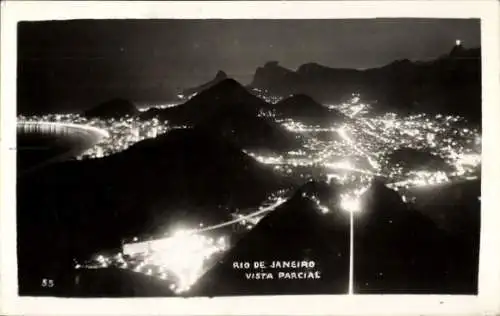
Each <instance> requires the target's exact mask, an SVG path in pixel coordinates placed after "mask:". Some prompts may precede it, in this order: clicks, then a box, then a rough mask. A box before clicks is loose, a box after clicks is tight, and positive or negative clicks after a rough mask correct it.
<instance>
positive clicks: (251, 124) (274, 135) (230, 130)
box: [196, 106, 302, 153]
mask: <svg viewBox="0 0 500 316" xmlns="http://www.w3.org/2000/svg"><path fill="white" fill-rule="evenodd" d="M196 126H197V127H198V128H203V129H205V130H207V131H209V132H212V133H217V134H220V135H222V136H224V137H225V138H227V139H228V140H231V141H232V142H233V143H235V144H237V145H238V146H240V147H242V148H244V149H250V150H256V151H258V152H260V153H263V152H282V151H285V150H286V151H288V150H290V149H293V148H298V147H300V146H301V144H302V143H301V140H300V139H298V138H296V137H297V136H296V135H294V134H292V133H290V132H289V131H287V130H286V129H284V128H283V127H282V126H281V125H279V124H277V123H274V122H272V121H270V120H268V119H265V118H262V117H258V116H256V115H255V113H254V112H253V111H249V110H247V109H245V108H236V107H233V106H225V107H221V108H220V109H219V110H218V111H217V112H216V113H214V114H213V115H212V116H210V117H207V118H206V119H204V120H202V121H201V122H199V123H198V124H197V125H196Z"/></svg>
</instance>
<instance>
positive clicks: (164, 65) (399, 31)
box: [18, 19, 480, 99]
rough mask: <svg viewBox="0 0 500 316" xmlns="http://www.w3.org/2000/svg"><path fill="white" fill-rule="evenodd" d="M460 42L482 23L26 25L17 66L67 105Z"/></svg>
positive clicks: (344, 64)
mask: <svg viewBox="0 0 500 316" xmlns="http://www.w3.org/2000/svg"><path fill="white" fill-rule="evenodd" d="M456 39H461V40H462V43H463V45H464V46H465V47H479V46H480V24H479V20H477V19H474V20H473V19H470V20H458V19H455V20H448V19H447V20H445V19H434V20H430V19H425V20H424V19H418V20H416V19H393V20H388V19H384V20H374V19H371V20H93V21H91V20H81V21H60V22H25V23H24V24H21V26H20V27H19V43H18V44H19V46H18V47H19V58H20V59H19V67H20V68H22V69H24V71H26V72H27V73H30V76H31V77H32V78H31V81H34V82H37V81H43V82H44V85H45V87H46V88H47V89H48V90H50V91H53V93H52V94H53V95H55V98H56V99H68V98H69V99H71V97H72V96H77V95H78V93H79V92H78V91H80V93H82V92H81V91H84V90H85V87H94V88H95V86H99V87H100V88H101V90H102V91H101V92H102V93H101V94H102V98H104V97H105V96H106V97H107V95H106V93H105V92H103V91H106V90H110V89H111V90H113V89H115V90H113V91H114V93H117V91H118V92H119V91H120V89H128V91H131V90H134V89H136V90H141V89H142V90H144V91H147V89H157V90H158V89H163V90H165V91H167V90H175V89H178V88H185V87H190V86H194V85H198V84H201V83H203V82H205V81H207V80H210V79H211V78H212V77H213V76H214V75H215V73H216V72H217V71H218V70H224V71H225V72H227V73H228V75H230V76H232V77H234V78H235V79H237V80H240V81H241V82H242V83H249V82H250V81H251V78H252V76H253V74H254V72H255V69H256V68H257V67H259V66H262V65H263V64H264V63H266V62H267V61H271V60H276V61H279V62H280V64H281V65H283V66H285V67H288V68H292V69H296V68H297V67H298V66H300V65H301V64H304V63H308V62H317V63H319V64H323V65H326V66H330V67H338V68H371V67H378V66H383V65H385V64H387V63H390V62H392V61H394V60H396V59H404V58H407V59H411V60H426V59H432V58H436V57H438V56H440V55H442V54H445V53H447V52H449V51H450V49H451V48H452V46H453V45H454V43H455V40H456ZM37 76H38V77H37ZM36 78H38V80H37V79H36ZM124 87H126V88H124ZM139 95H141V93H136V96H134V95H132V96H130V97H132V98H137V96H139Z"/></svg>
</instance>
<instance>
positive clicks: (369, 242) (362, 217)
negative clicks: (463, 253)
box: [354, 180, 477, 294]
mask: <svg viewBox="0 0 500 316" xmlns="http://www.w3.org/2000/svg"><path fill="white" fill-rule="evenodd" d="M362 201H363V203H362V204H363V207H362V211H361V212H360V213H358V214H356V217H355V226H354V234H355V235H354V288H355V291H356V293H362V294H365V293H366V294H368V293H384V294H389V293H394V294H395V293H401V294H403V293H405V294H411V293H415V294H417V293H421V294H430V293H442V294H446V293H455V290H456V288H455V287H454V286H450V283H449V280H454V279H456V278H457V277H459V275H460V272H458V274H456V273H457V271H455V273H453V275H451V273H452V270H453V268H452V267H453V265H455V263H454V261H455V260H458V258H457V257H456V256H455V254H454V252H453V251H452V250H451V249H453V248H456V247H457V244H456V243H455V242H454V241H453V240H452V239H450V238H449V236H448V235H447V234H446V233H445V232H444V231H442V230H440V229H439V228H438V227H437V226H436V225H435V223H434V222H432V221H431V219H430V218H428V217H426V216H424V215H423V214H421V213H419V212H417V211H415V210H414V209H412V208H411V207H410V206H408V205H406V204H405V203H403V201H402V200H401V197H400V196H399V194H398V193H397V192H395V191H393V190H391V189H389V188H387V187H386V186H385V185H384V183H383V182H381V181H379V180H375V181H374V182H373V183H372V186H371V187H370V188H369V190H368V191H367V192H365V194H364V195H363V196H362ZM469 250H470V249H469ZM462 272H463V271H462ZM461 280H463V277H461ZM476 286H477V284H474V283H468V284H466V286H465V288H466V289H467V290H468V291H469V292H474V291H475V287H476ZM462 287H463V284H462Z"/></svg>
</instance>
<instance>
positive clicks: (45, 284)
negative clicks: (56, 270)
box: [42, 279, 54, 287]
mask: <svg viewBox="0 0 500 316" xmlns="http://www.w3.org/2000/svg"><path fill="white" fill-rule="evenodd" d="M53 286H54V280H52V279H42V287H53Z"/></svg>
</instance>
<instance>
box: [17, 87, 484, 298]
mask: <svg viewBox="0 0 500 316" xmlns="http://www.w3.org/2000/svg"><path fill="white" fill-rule="evenodd" d="M253 93H255V94H257V95H258V96H260V97H262V98H264V99H265V100H266V101H267V102H269V103H276V102H278V101H279V100H281V98H279V97H272V98H271V97H270V95H269V94H268V92H266V91H261V90H254V91H253ZM168 106H173V105H168ZM328 107H329V108H332V109H336V110H338V111H340V112H342V113H343V114H344V115H346V116H348V117H349V118H350V119H349V122H342V124H341V125H339V124H332V126H326V127H325V126H317V125H308V124H305V123H304V122H301V121H299V120H295V119H290V118H286V119H283V118H281V119H277V118H276V117H275V116H274V114H273V112H272V111H262V112H261V113H260V115H261V116H265V117H266V118H268V119H271V120H273V121H274V122H275V123H278V124H281V126H283V127H284V128H285V129H286V130H287V131H288V132H289V133H292V134H295V135H296V136H297V137H300V138H301V139H303V140H304V143H303V146H301V147H300V148H294V149H292V150H290V151H288V152H282V153H277V154H275V155H263V154H260V153H257V152H252V151H249V150H247V149H244V152H245V153H247V154H248V155H250V156H252V157H253V158H254V159H255V160H257V161H259V162H261V163H263V164H266V165H270V166H272V167H273V169H274V170H275V171H276V172H278V173H281V174H282V175H284V176H286V177H290V178H294V179H299V180H301V181H302V183H304V182H305V179H317V178H319V177H322V178H326V180H327V182H328V183H330V182H331V181H335V182H337V183H339V184H341V185H342V188H343V189H342V192H340V206H341V208H342V209H344V210H345V211H347V212H359V211H361V205H362V203H361V200H360V197H361V196H362V194H363V193H364V192H365V191H366V190H367V189H368V188H369V186H370V183H371V182H372V180H373V178H374V177H380V176H381V177H384V178H385V179H386V180H387V183H388V186H389V187H391V188H394V189H396V190H400V189H405V190H407V189H411V188H412V187H423V186H431V185H442V184H446V183H450V182H454V181H462V180H470V179H475V177H476V176H477V171H478V168H479V167H480V164H481V147H480V146H481V134H480V131H478V130H477V129H473V128H471V127H464V126H465V125H466V124H464V122H463V120H462V119H461V118H460V117H456V116H444V115H435V116H430V115H425V114H419V115H410V116H399V115H397V114H394V113H388V114H385V115H381V116H375V115H372V114H371V113H370V110H371V107H370V105H368V104H365V103H362V102H361V96H360V95H359V94H353V96H352V99H351V100H349V101H347V102H345V103H342V104H340V105H329V106H328ZM18 120H19V121H20V122H22V121H34V122H63V123H72V124H80V125H85V126H91V127H96V128H99V129H102V130H105V131H107V132H108V133H109V137H106V138H103V139H102V140H101V142H99V143H98V144H97V145H96V146H94V147H93V148H91V149H89V150H88V151H87V152H85V153H84V154H83V155H81V156H80V157H78V158H79V159H89V158H100V157H104V156H107V155H111V154H114V153H117V152H120V151H123V150H124V149H126V148H128V147H130V146H131V145H133V144H134V143H136V142H139V141H141V140H143V139H147V138H155V137H157V136H159V135H162V134H164V133H166V132H168V131H169V130H171V129H173V128H179V127H174V126H169V125H168V122H163V121H160V120H158V119H150V120H140V119H138V118H133V117H124V118H120V119H106V120H104V119H87V118H84V117H82V116H79V115H76V114H66V115H61V114H54V115H45V116H32V117H23V116H20V117H18ZM405 148H409V149H414V150H420V151H426V152H429V153H431V154H432V155H435V156H436V157H440V158H441V159H442V160H443V161H444V162H445V163H446V164H447V165H448V167H449V168H447V169H446V170H440V169H438V168H435V169H432V168H425V166H422V167H419V168H418V169H417V168H416V169H415V170H408V168H406V169H405V168H403V167H401V166H399V165H398V164H394V163H392V162H391V161H390V159H389V157H390V155H391V153H393V152H394V151H396V150H398V149H405ZM410 159H411V157H410ZM422 164H423V165H425V162H422ZM288 190H289V189H282V190H280V191H278V192H275V193H273V194H271V195H270V196H269V197H268V198H267V200H266V201H263V202H262V204H261V205H260V206H258V207H256V208H254V209H251V210H237V211H236V212H235V213H233V214H232V216H233V219H232V220H230V221H227V222H224V223H221V224H217V225H214V226H210V227H199V228H198V229H193V230H183V231H180V232H176V233H174V234H172V235H171V236H169V237H166V238H162V239H156V240H141V241H139V240H138V239H137V238H135V239H134V242H132V243H128V244H124V246H123V249H122V252H120V253H118V254H114V255H110V256H105V255H103V254H101V255H99V256H97V257H96V258H94V259H93V260H92V261H91V262H86V263H79V264H77V265H76V266H75V268H77V269H80V268H89V269H90V268H107V267H118V268H121V269H127V270H131V271H135V272H138V273H143V274H146V275H150V276H153V277H157V278H159V279H162V280H165V282H167V283H168V284H170V287H171V289H172V290H173V291H175V292H176V293H182V292H185V291H188V290H189V288H190V287H191V286H192V285H193V284H194V283H195V282H196V280H197V279H198V278H199V277H200V276H201V275H202V274H203V273H204V272H205V271H206V270H207V269H208V268H209V267H210V266H211V264H213V262H214V260H216V258H219V255H221V254H223V253H224V252H225V251H226V250H227V249H228V248H229V246H230V245H229V240H228V237H227V236H216V237H213V232H216V231H217V229H219V228H221V227H225V226H231V225H242V226H243V227H244V228H246V230H250V229H252V228H253V227H254V226H255V225H257V224H258V222H259V221H260V220H261V219H262V218H263V217H264V216H265V215H266V214H268V213H269V212H272V211H273V210H274V209H276V208H277V207H279V206H280V205H281V204H283V203H285V202H286V201H287V198H286V197H285V196H287V195H288V194H289V193H290V191H288ZM307 197H308V198H309V199H310V200H311V201H313V202H314V203H315V205H316V206H317V208H318V210H320V212H321V213H323V214H325V216H329V215H328V214H331V213H332V212H331V211H330V209H329V208H328V206H326V205H324V204H323V203H322V201H320V200H319V199H318V198H317V197H316V196H314V195H308V196H307ZM403 198H404V200H405V201H406V196H404V197H403ZM161 224H162V223H159V225H161ZM210 236H212V237H210Z"/></svg>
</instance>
